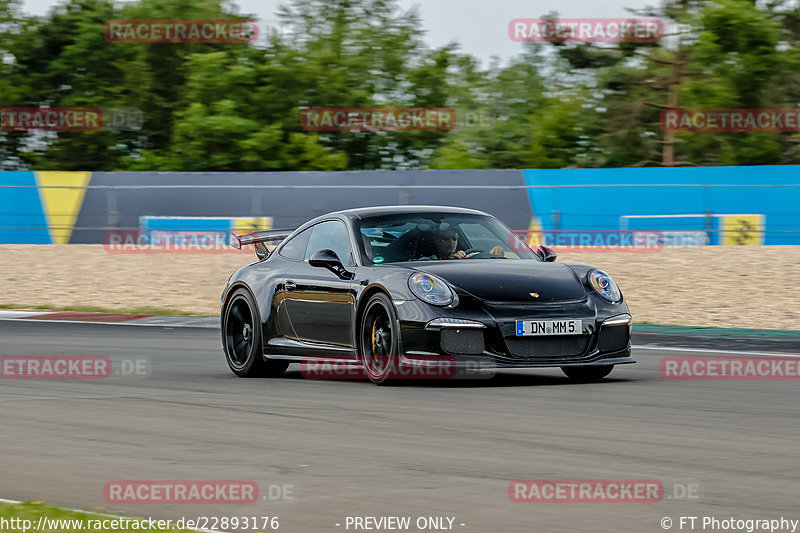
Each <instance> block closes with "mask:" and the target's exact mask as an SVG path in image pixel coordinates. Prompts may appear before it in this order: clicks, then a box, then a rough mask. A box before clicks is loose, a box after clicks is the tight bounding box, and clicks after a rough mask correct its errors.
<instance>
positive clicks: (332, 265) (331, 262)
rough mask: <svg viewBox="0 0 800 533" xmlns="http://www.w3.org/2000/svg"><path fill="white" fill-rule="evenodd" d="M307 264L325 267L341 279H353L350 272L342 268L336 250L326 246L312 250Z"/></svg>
mask: <svg viewBox="0 0 800 533" xmlns="http://www.w3.org/2000/svg"><path fill="white" fill-rule="evenodd" d="M308 264H309V265H311V266H312V267H323V268H327V269H328V270H330V271H331V272H333V273H334V274H336V275H337V276H339V277H340V278H341V279H353V276H354V274H353V273H352V272H349V271H348V270H346V269H345V268H344V265H343V264H342V262H341V261H340V260H339V256H338V255H336V252H334V251H333V250H329V249H327V248H326V249H324V250H318V251H316V252H314V255H312V256H311V258H310V259H309V260H308Z"/></svg>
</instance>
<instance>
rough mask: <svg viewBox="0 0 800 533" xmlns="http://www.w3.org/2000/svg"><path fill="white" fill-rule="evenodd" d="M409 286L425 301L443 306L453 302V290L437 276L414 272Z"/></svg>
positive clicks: (409, 279)
mask: <svg viewBox="0 0 800 533" xmlns="http://www.w3.org/2000/svg"><path fill="white" fill-rule="evenodd" d="M408 287H409V288H410V289H411V292H413V293H414V296H416V297H417V298H419V299H420V300H422V301H423V302H426V303H429V304H432V305H442V306H444V305H450V304H451V303H453V291H452V290H450V287H448V286H447V283H445V282H444V281H442V280H440V279H439V278H437V277H436V276H431V275H430V274H423V273H421V272H420V273H419V274H414V275H413V276H411V277H410V278H408Z"/></svg>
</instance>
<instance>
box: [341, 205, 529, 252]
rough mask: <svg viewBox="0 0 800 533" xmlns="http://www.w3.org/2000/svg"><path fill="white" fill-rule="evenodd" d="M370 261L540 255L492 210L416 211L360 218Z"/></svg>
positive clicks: (365, 249) (358, 226)
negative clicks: (483, 212) (477, 212)
mask: <svg viewBox="0 0 800 533" xmlns="http://www.w3.org/2000/svg"><path fill="white" fill-rule="evenodd" d="M356 228H357V230H358V232H359V234H360V236H361V245H362V250H361V253H362V255H363V257H364V260H365V264H382V263H399V262H404V261H436V260H447V259H530V260H535V261H540V259H539V257H538V256H537V255H536V254H535V253H534V252H533V250H531V249H530V248H529V247H528V245H527V244H525V241H524V240H522V239H521V238H520V237H519V236H517V235H516V234H515V233H514V232H513V231H511V230H510V229H509V228H508V227H507V226H506V225H505V224H503V223H502V222H500V221H499V220H497V219H496V218H493V217H490V216H486V215H473V214H448V213H442V214H437V213H412V214H402V215H387V216H378V217H370V218H364V219H361V220H360V221H357V223H356Z"/></svg>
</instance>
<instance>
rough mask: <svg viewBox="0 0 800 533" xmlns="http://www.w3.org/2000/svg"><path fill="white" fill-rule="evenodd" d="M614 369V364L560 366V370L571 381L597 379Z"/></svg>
mask: <svg viewBox="0 0 800 533" xmlns="http://www.w3.org/2000/svg"><path fill="white" fill-rule="evenodd" d="M612 370H614V365H601V366H562V367H561V371H562V372H564V374H566V375H567V377H568V378H570V379H571V380H573V381H580V382H589V381H599V380H601V379H603V378H604V377H606V376H607V375H609V374H610V373H611V371H612Z"/></svg>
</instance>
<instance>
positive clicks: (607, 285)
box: [589, 270, 622, 303]
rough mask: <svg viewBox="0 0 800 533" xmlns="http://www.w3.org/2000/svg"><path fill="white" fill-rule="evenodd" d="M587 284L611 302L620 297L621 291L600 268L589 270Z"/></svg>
mask: <svg viewBox="0 0 800 533" xmlns="http://www.w3.org/2000/svg"><path fill="white" fill-rule="evenodd" d="M589 285H591V286H592V288H593V289H594V290H595V291H597V294H599V295H600V296H602V297H603V298H605V299H606V300H608V301H609V302H611V303H615V302H618V301H620V300H621V299H622V293H621V292H620V290H619V287H617V284H616V283H615V282H614V280H613V279H612V278H611V276H609V275H608V274H606V273H605V272H603V271H602V270H592V271H591V272H589Z"/></svg>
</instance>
